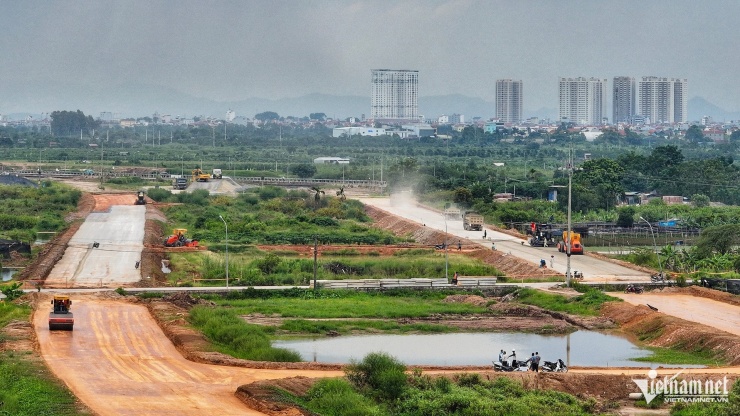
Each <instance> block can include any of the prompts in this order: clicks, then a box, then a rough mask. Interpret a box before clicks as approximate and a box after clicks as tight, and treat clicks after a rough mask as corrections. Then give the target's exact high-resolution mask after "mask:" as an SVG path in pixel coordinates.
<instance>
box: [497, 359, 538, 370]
mask: <svg viewBox="0 0 740 416" xmlns="http://www.w3.org/2000/svg"><path fill="white" fill-rule="evenodd" d="M493 370H494V371H504V372H511V371H529V362H528V361H515V362H514V363H511V364H510V363H509V362H508V361H504V362H503V363H502V362H501V361H494V362H493Z"/></svg>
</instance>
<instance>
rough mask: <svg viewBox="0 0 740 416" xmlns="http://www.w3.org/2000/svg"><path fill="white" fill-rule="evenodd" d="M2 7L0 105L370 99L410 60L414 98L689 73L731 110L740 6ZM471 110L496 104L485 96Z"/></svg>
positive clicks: (535, 93) (22, 108)
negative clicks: (374, 72)
mask: <svg viewBox="0 0 740 416" xmlns="http://www.w3.org/2000/svg"><path fill="white" fill-rule="evenodd" d="M0 11H2V13H0V37H2V38H3V39H4V42H2V43H0V56H2V57H3V59H2V60H0V79H2V80H3V82H2V83H0V114H8V113H14V112H33V111H36V112H41V111H51V110H55V109H59V108H65V109H73V108H74V109H77V108H79V109H82V110H83V111H86V112H88V113H93V114H97V113H98V112H100V111H120V110H119V109H118V108H116V107H117V105H118V104H119V103H126V104H129V103H132V102H137V103H139V105H138V106H137V107H136V109H137V111H138V112H139V113H140V114H146V113H153V112H154V111H156V110H166V109H164V108H162V104H161V103H168V102H173V101H174V100H175V99H176V98H174V97H180V96H188V97H194V98H197V99H202V100H205V101H208V102H214V103H221V102H233V101H239V100H247V99H251V98H263V99H266V100H273V101H274V100H280V99H287V98H290V97H302V96H305V95H309V94H315V93H320V94H326V95H335V96H355V97H358V96H364V97H368V98H367V102H368V104H367V107H366V108H367V109H366V110H365V112H366V113H370V97H369V95H370V87H369V85H368V82H367V73H368V70H370V69H372V68H409V69H414V70H418V71H419V72H420V74H421V76H420V80H419V95H420V97H426V96H443V95H450V94H461V95H464V96H466V97H472V98H477V99H480V100H484V101H487V102H492V103H495V101H496V96H495V95H496V88H495V80H496V79H517V80H522V82H523V84H526V85H527V92H526V96H525V97H524V109H523V117H524V118H526V117H528V116H531V115H537V114H535V113H536V112H537V111H539V110H540V109H542V108H546V109H555V110H556V111H557V108H558V104H559V102H558V100H559V97H558V86H557V80H558V79H559V78H560V77H574V78H575V77H598V78H601V79H609V80H610V81H611V80H612V79H613V78H614V77H617V76H629V77H634V78H635V79H638V78H639V77H642V76H660V77H670V78H678V79H688V80H689V81H690V83H691V88H690V91H689V93H690V96H689V97H688V98H689V99H691V98H693V97H701V98H703V99H705V100H707V101H709V102H710V103H712V104H714V105H716V106H718V107H720V108H722V109H724V110H727V111H729V112H738V111H740V95H738V94H737V93H736V91H737V90H739V89H740V88H738V87H740V73H737V72H736V71H734V68H736V67H737V66H738V65H740V57H739V56H737V54H735V53H734V48H735V46H734V40H735V39H738V38H740V28H738V27H737V25H730V24H723V23H722V22H721V20H722V17H723V16H734V15H738V13H740V3H738V2H734V1H721V0H714V1H711V0H710V1H706V2H702V3H701V4H697V3H695V2H689V1H683V0H677V1H666V0H656V1H653V2H648V3H645V2H639V1H632V0H625V1H618V2H593V1H588V0H564V1H561V2H539V1H534V0H529V1H528V0H523V1H482V0H481V1H477V0H436V1H435V0H429V1H426V0H424V1H422V0H414V1H404V2H393V1H390V0H387V1H386V0H377V1H370V0H353V1H350V0H346V1H344V0H336V1H305V2H290V1H270V2H268V1H261V0H260V1H257V0H252V1H221V2H216V3H213V4H212V5H211V6H209V7H204V6H203V5H202V3H201V2H197V1H189V0H185V1H177V2H176V1H165V0H160V1H153V2H150V3H147V7H141V4H140V3H139V2H137V1H135V0H121V1H119V2H115V3H112V4H103V3H89V4H88V3H70V2H64V1H55V0H49V1H29V2H14V1H7V0H0ZM513 16H519V17H522V18H523V19H525V20H526V21H528V22H529V23H530V24H528V25H522V24H521V21H522V20H521V19H519V18H517V19H514V18H512V17H513ZM610 87H611V86H610ZM142 91H143V92H142ZM147 91H153V92H152V94H157V95H156V97H157V98H160V101H159V102H153V101H154V100H152V99H151V98H150V96H148V95H146V94H145V93H146V92H147ZM169 97H173V98H172V99H171V100H170V101H167V100H168V99H169ZM176 104H179V103H176ZM122 105H123V104H122ZM611 106H612V102H611V100H609V101H608V103H607V107H611ZM255 107H257V105H255ZM266 110H271V109H270V108H249V109H247V110H243V113H252V114H254V113H256V112H259V111H266ZM168 111H179V110H178V109H174V110H168ZM221 111H222V110H221V109H214V112H219V113H220V112H221ZM315 111H322V109H321V108H316V109H315ZM449 111H450V112H453V111H463V110H458V109H454V108H450V109H449ZM420 112H421V113H422V114H423V115H425V116H434V115H435V114H424V113H423V112H424V109H422V108H420ZM343 115H345V114H343ZM346 115H355V116H358V115H359V114H346ZM476 115H478V116H484V117H492V116H494V115H495V107H491V108H490V109H488V112H487V113H486V114H469V116H476ZM605 115H607V116H609V118H611V116H612V112H611V111H610V109H609V108H607V109H606V111H605Z"/></svg>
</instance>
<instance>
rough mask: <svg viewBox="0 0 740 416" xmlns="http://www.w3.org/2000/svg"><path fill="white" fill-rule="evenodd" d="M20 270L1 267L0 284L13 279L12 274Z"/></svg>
mask: <svg viewBox="0 0 740 416" xmlns="http://www.w3.org/2000/svg"><path fill="white" fill-rule="evenodd" d="M20 270H21V269H16V268H10V267H3V269H2V271H0V282H7V281H8V280H10V279H12V278H13V274H15V273H16V272H18V271H20Z"/></svg>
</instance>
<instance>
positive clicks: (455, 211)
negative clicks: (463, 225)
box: [445, 207, 460, 220]
mask: <svg viewBox="0 0 740 416" xmlns="http://www.w3.org/2000/svg"><path fill="white" fill-rule="evenodd" d="M445 218H447V219H448V220H459V219H460V208H458V207H447V208H445Z"/></svg>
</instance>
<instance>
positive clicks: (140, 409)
mask: <svg viewBox="0 0 740 416" xmlns="http://www.w3.org/2000/svg"><path fill="white" fill-rule="evenodd" d="M46 303H47V302H42V303H41V304H42V305H44V304H46ZM73 311H74V315H75V329H74V331H73V332H64V331H54V332H50V331H49V330H48V329H47V318H48V315H47V311H46V310H45V309H44V308H40V309H39V310H37V311H36V313H35V314H34V319H33V324H34V329H35V331H36V334H37V336H38V341H39V347H40V349H41V353H42V356H43V357H44V360H46V362H47V363H48V365H49V368H51V369H52V371H53V372H54V373H55V374H56V375H57V376H58V377H59V378H60V379H61V380H63V381H64V382H65V383H66V384H67V385H68V386H69V388H70V389H71V390H72V392H73V393H74V394H75V395H76V396H77V397H79V398H80V399H81V400H82V401H83V402H84V403H85V404H86V405H88V406H89V407H90V408H92V409H93V410H94V411H95V412H97V413H98V414H100V415H116V416H120V415H158V416H159V415H204V414H213V415H260V414H262V413H259V412H256V411H253V410H250V409H248V408H247V407H246V406H245V405H244V404H243V403H242V402H241V401H239V400H238V399H237V398H236V397H235V396H234V392H235V391H236V389H237V387H238V386H239V385H242V384H246V383H250V382H253V381H257V380H269V379H276V378H284V377H290V376H297V375H304V376H308V377H316V376H322V377H327V376H338V375H342V374H343V373H341V372H326V371H323V372H317V371H296V370H284V371H281V370H255V369H246V368H236V367H222V366H215V365H206V364H199V363H194V362H191V361H188V360H186V359H185V358H183V357H182V355H180V353H179V352H178V351H177V349H175V347H174V346H173V345H172V343H171V342H170V341H169V339H167V337H166V336H165V335H164V334H163V333H162V331H161V330H160V328H159V326H157V323H156V322H155V321H154V319H153V318H152V317H151V315H150V314H149V311H148V310H147V309H146V308H145V307H144V306H142V305H138V304H132V303H128V302H125V301H115V300H97V299H95V298H94V297H82V298H75V300H74V303H73Z"/></svg>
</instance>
